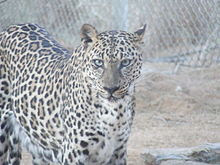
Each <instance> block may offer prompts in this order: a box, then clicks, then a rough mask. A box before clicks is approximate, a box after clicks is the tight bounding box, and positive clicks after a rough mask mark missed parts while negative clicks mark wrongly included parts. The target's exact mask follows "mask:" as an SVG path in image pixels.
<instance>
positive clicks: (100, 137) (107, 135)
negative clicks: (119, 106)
mask: <svg viewBox="0 0 220 165" xmlns="http://www.w3.org/2000/svg"><path fill="white" fill-rule="evenodd" d="M112 110H113V111H111V110H110V111H108V112H107V111H106V109H105V110H104V111H103V113H102V114H100V121H99V122H96V126H95V128H96V139H95V141H94V138H93V139H92V138H91V139H88V141H89V146H88V150H89V153H91V154H90V155H89V157H88V161H89V164H92V163H94V164H107V163H108V162H109V161H110V160H111V159H113V156H114V154H115V153H116V152H117V151H118V150H119V149H120V148H121V147H122V146H124V147H126V145H124V144H125V143H126V142H127V140H128V137H129V134H130V131H131V125H130V120H132V113H131V111H130V110H127V111H125V112H124V110H123V111H122V112H124V114H123V115H122V112H121V111H115V110H114V109H112ZM121 149H122V148H121Z"/></svg>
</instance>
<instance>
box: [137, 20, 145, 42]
mask: <svg viewBox="0 0 220 165" xmlns="http://www.w3.org/2000/svg"><path fill="white" fill-rule="evenodd" d="M146 26H147V25H146V24H145V25H144V26H142V27H141V28H139V29H138V30H137V31H136V32H134V41H136V42H139V43H140V42H141V41H142V40H143V38H144V33H145V30H146Z"/></svg>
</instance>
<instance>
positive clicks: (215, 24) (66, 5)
mask: <svg viewBox="0 0 220 165" xmlns="http://www.w3.org/2000/svg"><path fill="white" fill-rule="evenodd" d="M219 11H220V1H219V0H112V1H108V0H95V1H90V0H53V1H51V0H32V1H29V0H2V1H1V2H0V15H1V17H0V30H3V29H4V28H6V27H7V26H8V25H10V24H16V23H26V22H32V23H37V24H39V25H41V26H43V27H45V28H46V29H47V30H48V31H49V32H50V33H51V34H52V35H53V36H54V37H55V38H56V39H57V40H59V41H60V42H61V43H62V44H64V45H65V46H66V47H68V48H71V49H73V48H74V47H75V46H76V45H77V44H78V42H79V41H80V40H79V29H80V27H81V26H82V24H84V23H90V24H92V25H93V26H95V27H96V28H97V29H98V31H103V30H110V29H122V30H128V31H134V30H136V28H138V27H139V26H141V25H143V24H145V23H147V25H148V29H147V34H146V36H145V49H144V52H145V53H144V55H145V59H146V60H148V61H151V62H174V63H177V64H181V65H185V66H199V67H201V66H209V65H211V64H213V63H218V62H219V61H220V57H219V54H220V52H219V44H220V34H219V33H220V32H219V31H220V30H219V26H220V18H219V17H220V14H219Z"/></svg>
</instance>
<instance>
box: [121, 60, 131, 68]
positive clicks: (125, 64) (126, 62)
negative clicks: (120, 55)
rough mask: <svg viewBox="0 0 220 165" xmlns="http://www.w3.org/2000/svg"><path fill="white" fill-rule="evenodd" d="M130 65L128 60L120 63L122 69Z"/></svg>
mask: <svg viewBox="0 0 220 165" xmlns="http://www.w3.org/2000/svg"><path fill="white" fill-rule="evenodd" d="M130 64H131V60H130V59H124V60H122V61H121V66H122V67H126V66H128V65H130Z"/></svg>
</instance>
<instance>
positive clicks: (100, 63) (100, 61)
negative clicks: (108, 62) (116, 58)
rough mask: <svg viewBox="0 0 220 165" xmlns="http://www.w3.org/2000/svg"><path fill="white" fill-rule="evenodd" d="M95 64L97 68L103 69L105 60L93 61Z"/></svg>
mask: <svg viewBox="0 0 220 165" xmlns="http://www.w3.org/2000/svg"><path fill="white" fill-rule="evenodd" d="M93 64H94V65H95V66H96V67H102V66H103V65H104V61H103V60H100V59H94V60H93Z"/></svg>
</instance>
